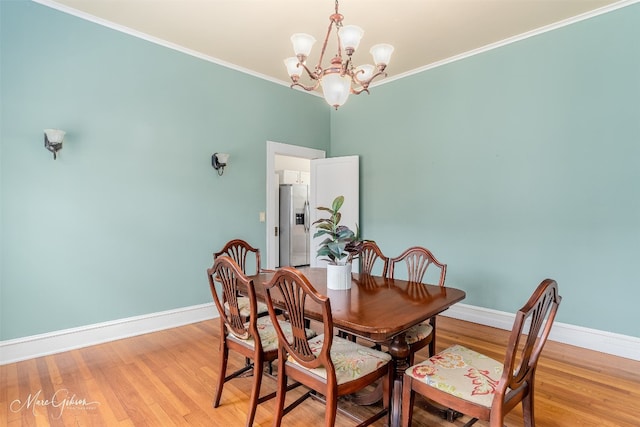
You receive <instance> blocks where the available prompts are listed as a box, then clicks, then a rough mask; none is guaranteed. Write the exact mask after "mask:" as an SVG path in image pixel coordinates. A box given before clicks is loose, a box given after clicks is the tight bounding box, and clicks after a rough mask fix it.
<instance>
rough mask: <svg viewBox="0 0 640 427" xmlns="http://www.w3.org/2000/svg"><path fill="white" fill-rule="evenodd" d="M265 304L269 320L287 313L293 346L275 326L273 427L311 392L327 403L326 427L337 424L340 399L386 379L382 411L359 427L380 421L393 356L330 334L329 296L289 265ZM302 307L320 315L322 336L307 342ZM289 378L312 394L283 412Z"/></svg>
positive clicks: (274, 281)
mask: <svg viewBox="0 0 640 427" xmlns="http://www.w3.org/2000/svg"><path fill="white" fill-rule="evenodd" d="M266 300H267V306H268V307H269V315H270V316H271V319H272V320H273V319H275V318H277V317H276V316H277V313H276V311H275V308H276V307H282V308H284V310H285V311H286V312H288V313H289V319H290V321H291V327H292V329H293V336H294V337H295V338H294V340H293V342H290V341H289V340H287V338H286V334H285V331H284V330H283V329H281V328H280V327H279V326H278V325H275V328H276V332H277V334H278V352H279V355H278V391H277V397H276V412H275V415H274V427H276V426H280V424H281V423H282V417H283V416H284V415H285V414H286V413H288V412H289V411H290V410H291V409H292V408H293V407H295V406H297V405H298V404H300V403H301V402H302V401H303V400H304V399H306V398H307V397H309V396H311V394H312V393H313V392H314V391H315V392H316V393H319V394H322V395H323V396H324V397H325V399H326V404H327V409H326V411H325V426H326V427H333V426H334V425H335V421H336V412H337V407H338V397H339V396H343V395H346V394H352V393H354V392H356V391H358V390H361V389H363V388H365V387H366V386H368V385H370V384H372V383H374V382H375V381H376V380H378V379H380V378H383V379H384V380H383V381H384V394H383V395H384V399H383V409H382V411H380V412H378V413H377V414H375V415H373V416H372V417H370V418H369V419H367V420H365V421H363V422H362V423H361V424H359V425H360V426H365V425H369V424H371V423H373V422H374V421H376V420H378V419H380V418H382V417H384V416H385V414H386V413H387V408H388V406H389V392H390V390H391V381H392V368H391V367H392V364H391V356H390V355H389V354H387V353H383V352H381V351H377V350H373V349H371V348H368V347H365V346H362V345H360V344H357V343H355V342H352V341H349V340H346V339H344V338H340V337H336V336H333V318H332V315H331V303H330V300H329V298H328V297H326V296H324V295H321V294H319V293H318V292H317V291H316V290H315V288H314V287H313V286H312V285H311V283H310V282H309V280H308V279H307V278H306V277H305V276H304V275H303V274H302V273H301V272H300V271H299V270H296V269H295V268H292V267H284V268H282V269H280V270H278V271H277V272H276V274H275V275H274V276H273V278H272V279H271V281H269V283H267V285H266ZM305 305H308V306H309V307H312V308H313V310H314V311H315V312H317V313H321V314H322V319H323V320H322V325H323V334H321V335H318V336H316V337H314V338H311V339H309V338H306V337H305V336H304V333H303V330H304V325H305V311H304V309H305ZM287 378H291V379H293V380H295V381H297V382H299V383H301V384H303V385H304V386H306V387H308V388H309V389H311V391H310V392H309V393H307V394H305V395H304V396H302V397H301V398H300V399H298V400H296V401H295V402H293V403H292V404H291V405H290V406H289V407H287V408H286V409H285V407H284V402H285V395H286V386H287Z"/></svg>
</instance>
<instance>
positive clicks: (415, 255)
mask: <svg viewBox="0 0 640 427" xmlns="http://www.w3.org/2000/svg"><path fill="white" fill-rule="evenodd" d="M400 275H404V276H406V280H407V281H408V282H410V286H411V289H408V290H407V292H410V293H412V295H413V296H414V297H416V296H419V295H420V293H421V292H424V290H425V289H426V288H424V286H422V285H421V284H422V283H424V280H425V276H427V278H428V280H431V281H432V282H436V283H437V284H438V285H439V286H444V280H445V278H446V276H447V265H446V264H443V263H441V262H440V261H438V260H437V259H436V257H435V256H434V255H433V254H432V253H431V251H430V250H429V249H426V248H423V247H421V246H413V247H410V248H408V249H407V250H405V251H404V252H403V253H402V254H400V255H399V256H397V257H395V258H392V259H391V260H390V262H389V277H390V278H392V279H393V278H395V277H398V276H400ZM435 331H436V317H435V316H434V317H432V318H430V319H427V320H425V321H424V322H421V323H419V324H417V325H415V326H413V327H411V328H410V329H409V330H407V332H406V338H405V339H406V340H407V344H409V364H410V365H413V363H414V361H415V354H416V352H418V351H419V350H421V349H423V348H424V347H426V346H427V345H428V346H429V355H430V356H431V355H433V354H435V349H436V338H435V335H436V333H435Z"/></svg>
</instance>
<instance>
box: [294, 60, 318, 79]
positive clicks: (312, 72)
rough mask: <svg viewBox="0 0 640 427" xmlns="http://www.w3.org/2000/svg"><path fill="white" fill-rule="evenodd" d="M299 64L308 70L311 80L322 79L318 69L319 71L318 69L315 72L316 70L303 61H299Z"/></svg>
mask: <svg viewBox="0 0 640 427" xmlns="http://www.w3.org/2000/svg"><path fill="white" fill-rule="evenodd" d="M298 66H299V67H302V68H304V70H305V71H306V72H307V74H308V75H309V78H310V79H311V80H320V74H318V71H317V70H316V71H315V72H314V71H311V70H310V69H309V67H307V65H306V64H303V63H301V62H299V63H298ZM317 68H318V67H316V69H317Z"/></svg>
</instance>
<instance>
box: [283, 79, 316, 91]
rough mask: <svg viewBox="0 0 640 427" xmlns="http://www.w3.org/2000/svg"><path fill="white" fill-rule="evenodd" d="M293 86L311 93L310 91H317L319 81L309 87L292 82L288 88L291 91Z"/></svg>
mask: <svg viewBox="0 0 640 427" xmlns="http://www.w3.org/2000/svg"><path fill="white" fill-rule="evenodd" d="M294 86H299V87H301V88H302V89H304V90H306V91H307V92H311V91H313V90H316V89H318V86H320V80H317V81H316V82H315V83H314V84H313V85H311V86H306V85H303V84H302V83H300V82H293V83H291V86H289V87H291V88H292V89H293V87H294Z"/></svg>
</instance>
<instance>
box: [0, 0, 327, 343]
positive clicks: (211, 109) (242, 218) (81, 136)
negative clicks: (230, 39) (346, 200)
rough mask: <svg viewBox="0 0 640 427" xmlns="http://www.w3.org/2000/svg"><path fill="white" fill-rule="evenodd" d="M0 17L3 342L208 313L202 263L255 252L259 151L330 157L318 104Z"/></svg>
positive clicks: (103, 33)
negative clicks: (288, 149) (54, 143)
mask: <svg viewBox="0 0 640 427" xmlns="http://www.w3.org/2000/svg"><path fill="white" fill-rule="evenodd" d="M0 20H1V21H0V24H1V25H0V28H1V29H0V53H1V57H2V61H1V64H0V67H1V68H0V72H1V74H0V75H1V83H0V84H1V86H0V90H1V95H0V107H1V112H2V113H1V114H2V116H1V129H0V132H1V133H0V136H1V142H0V153H1V154H0V156H1V157H0V233H1V234H0V240H1V243H0V245H1V257H0V262H1V267H2V270H1V273H0V280H1V282H0V298H1V300H0V308H1V309H0V312H1V313H0V321H1V324H0V340H10V339H14V338H19V337H26V336H32V335H36V334H41V333H46V332H50V331H57V330H62V329H66V328H73V327H78V326H82V325H90V324H95V323H98V322H105V321H111V320H116V319H122V318H127V317H130V316H136V315H143V314H148V313H155V312H160V311H163V310H170V309H174V308H180V307H187V306H191V305H195V304H203V303H206V302H210V301H211V295H210V294H209V288H208V283H207V281H206V275H205V269H206V268H207V267H208V266H210V265H211V262H212V260H211V256H212V255H211V254H212V252H214V251H215V250H217V249H219V248H221V247H222V246H223V244H224V243H225V242H226V241H227V240H229V239H231V238H235V237H240V238H244V239H246V240H248V241H249V242H251V243H252V244H254V245H255V246H258V247H261V248H262V249H263V250H264V248H265V230H264V224H263V223H260V222H259V220H258V213H259V212H260V211H264V210H265V208H264V206H265V192H266V189H265V175H266V158H265V156H266V141H267V140H271V141H278V142H283V143H289V144H296V145H303V146H308V147H312V148H317V149H322V150H326V149H328V140H329V129H330V124H329V119H330V115H329V110H328V108H327V106H326V103H325V102H324V101H323V100H322V99H320V98H318V97H312V96H308V95H306V94H303V93H300V92H298V91H294V90H291V89H290V88H289V87H288V86H284V85H282V86H281V85H278V84H274V83H272V82H267V81H264V80H262V79H259V78H256V77H253V76H251V75H248V74H245V73H241V72H238V71H236V70H231V69H228V68H225V67H222V66H220V65H217V64H215V63H212V62H209V61H206V60H203V59H198V58H194V57H192V56H189V55H186V54H184V53H181V52H177V51H174V50H171V49H168V48H166V47H162V46H159V45H157V44H154V43H151V42H149V41H145V40H141V39H138V38H135V37H132V36H130V35H126V34H123V33H120V32H117V31H114V30H112V29H109V28H105V27H103V26H100V25H97V24H95V23H91V22H88V21H85V20H83V19H80V18H77V17H73V16H70V15H68V14H65V13H62V12H59V11H56V10H53V9H51V8H48V7H45V6H42V5H39V4H36V3H33V2H29V1H9V2H6V1H2V2H0ZM49 127H55V128H61V129H63V130H65V131H67V135H66V138H65V142H64V148H63V149H62V151H60V152H59V157H58V159H57V160H53V156H52V154H51V153H50V152H48V151H46V150H45V149H44V148H43V129H45V128H49ZM216 151H221V152H228V153H230V154H231V159H230V162H229V166H228V167H227V168H226V169H225V172H224V175H223V176H221V177H220V176H218V175H217V174H216V171H215V170H214V169H213V168H212V167H211V155H212V153H214V152H216Z"/></svg>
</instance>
